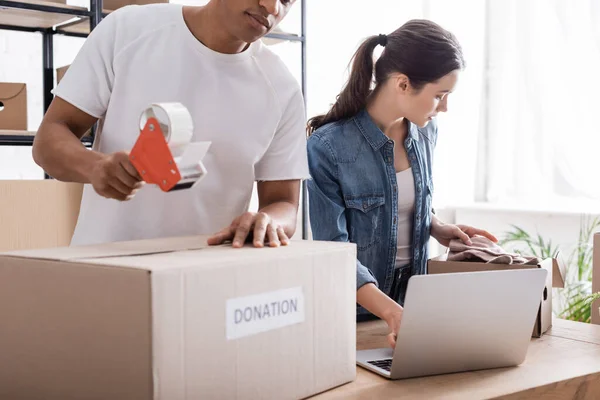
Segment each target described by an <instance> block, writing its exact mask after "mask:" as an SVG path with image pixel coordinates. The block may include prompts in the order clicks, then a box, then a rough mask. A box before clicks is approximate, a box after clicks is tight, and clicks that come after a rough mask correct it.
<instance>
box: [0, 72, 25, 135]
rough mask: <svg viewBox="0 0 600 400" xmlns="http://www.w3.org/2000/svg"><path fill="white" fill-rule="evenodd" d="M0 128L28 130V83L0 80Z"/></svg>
mask: <svg viewBox="0 0 600 400" xmlns="http://www.w3.org/2000/svg"><path fill="white" fill-rule="evenodd" d="M0 129H6V130H13V131H26V130H27V85H26V84H25V83H8V82H0Z"/></svg>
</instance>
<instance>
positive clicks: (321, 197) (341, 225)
mask: <svg viewBox="0 0 600 400" xmlns="http://www.w3.org/2000/svg"><path fill="white" fill-rule="evenodd" d="M308 165H309V170H310V175H311V179H310V180H309V181H308V182H307V186H308V191H309V196H308V199H309V209H310V223H311V229H312V234H313V238H314V239H315V240H326V241H337V242H348V241H349V238H348V228H347V225H346V213H345V211H346V205H345V203H344V199H343V195H342V191H341V188H340V184H339V181H338V174H337V164H336V160H335V158H334V155H333V152H332V151H331V149H330V148H329V147H328V144H327V142H325V141H323V140H322V139H320V138H319V137H318V136H314V135H313V136H311V137H310V138H309V139H308ZM356 290H357V293H356V302H357V303H358V304H360V305H361V306H362V307H364V308H365V309H367V310H368V311H369V312H371V313H373V314H374V315H376V316H377V317H379V318H381V319H383V320H385V321H386V322H387V324H388V326H389V327H390V334H389V335H388V342H389V343H390V345H391V346H395V343H396V334H397V332H398V328H399V326H400V319H401V318H402V307H401V306H400V305H399V304H398V303H396V302H395V301H394V300H392V299H391V298H390V297H389V296H387V295H386V294H385V293H383V292H382V291H381V290H379V288H378V287H377V281H376V280H375V277H374V276H373V274H371V271H370V270H369V269H368V268H367V267H366V266H364V265H362V263H361V262H360V261H359V260H356Z"/></svg>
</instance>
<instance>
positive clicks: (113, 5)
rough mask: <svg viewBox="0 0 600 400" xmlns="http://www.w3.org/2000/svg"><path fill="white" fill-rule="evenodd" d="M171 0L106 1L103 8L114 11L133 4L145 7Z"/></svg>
mask: <svg viewBox="0 0 600 400" xmlns="http://www.w3.org/2000/svg"><path fill="white" fill-rule="evenodd" d="M168 2H169V0H104V2H103V3H102V8H104V9H105V10H110V11H114V10H116V9H118V8H121V7H125V6H128V5H131V4H137V5H144V4H154V3H168Z"/></svg>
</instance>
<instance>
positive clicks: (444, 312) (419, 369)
mask: <svg viewBox="0 0 600 400" xmlns="http://www.w3.org/2000/svg"><path fill="white" fill-rule="evenodd" d="M546 274H547V271H546V270H545V269H542V268H533V269H525V270H502V271H486V272H468V273H452V274H435V275H417V276H413V277H411V278H410V280H409V282H408V288H407V292H406V297H405V303H404V315H403V316H402V322H401V324H400V329H399V331H398V337H397V339H396V349H395V350H393V349H391V348H382V349H374V350H362V351H358V352H357V356H356V362H357V364H358V365H360V366H361V367H364V368H366V369H369V370H371V371H373V372H376V373H378V374H380V375H383V376H385V377H387V378H390V379H404V378H412V377H418V376H429V375H438V374H447V373H454V372H462V371H474V370H481V369H488V368H499V367H510V366H516V365H519V364H521V363H522V362H523V361H524V360H525V356H526V354H527V348H528V346H529V342H530V340H531V332H532V331H533V327H534V324H535V320H536V317H537V312H538V309H539V307H540V301H541V298H542V294H543V290H544V285H545V282H546Z"/></svg>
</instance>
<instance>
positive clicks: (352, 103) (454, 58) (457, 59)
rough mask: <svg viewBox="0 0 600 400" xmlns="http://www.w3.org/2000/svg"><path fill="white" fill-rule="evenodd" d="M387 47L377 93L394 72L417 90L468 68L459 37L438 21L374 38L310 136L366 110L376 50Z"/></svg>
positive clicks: (311, 125)
mask: <svg viewBox="0 0 600 400" xmlns="http://www.w3.org/2000/svg"><path fill="white" fill-rule="evenodd" d="M377 45H382V46H384V47H385V48H384V50H383V53H382V54H381V57H379V59H378V60H377V62H376V63H375V90H376V89H377V86H378V85H379V84H380V83H383V82H385V81H386V79H387V78H388V77H389V76H390V74H392V73H398V72H399V73H402V74H404V75H406V76H407V77H408V79H409V81H410V85H411V86H412V87H413V88H414V89H415V90H420V89H422V88H423V86H425V84H427V83H432V82H435V81H437V80H438V79H440V78H442V77H443V76H445V75H447V74H449V73H450V72H452V71H454V70H460V69H463V68H464V65H465V62H464V59H463V54H462V49H461V47H460V44H459V43H458V41H457V40H456V37H454V35H453V34H452V33H450V32H448V31H447V30H445V29H444V28H442V27H441V26H439V25H438V24H436V23H435V22H432V21H428V20H412V21H409V22H407V23H406V24H404V25H402V26H401V27H400V28H399V29H397V30H395V31H394V32H393V33H391V34H389V35H387V36H386V35H376V36H371V37H369V38H368V39H367V40H365V41H364V42H363V43H362V44H361V45H360V47H359V48H358V50H357V51H356V53H355V54H354V57H353V62H352V70H351V73H350V78H349V79H348V82H347V83H346V86H345V87H344V89H343V90H342V92H341V93H340V94H339V95H338V96H337V98H336V102H335V104H334V105H333V106H332V107H331V109H330V110H329V112H328V113H327V114H324V115H319V116H316V117H313V118H311V119H310V120H309V121H308V127H307V130H308V133H309V134H310V133H312V132H314V131H315V130H316V129H317V128H319V127H321V126H323V125H325V124H328V123H330V122H335V121H339V120H342V119H346V118H350V117H352V116H353V115H356V114H357V113H358V112H359V111H360V110H362V109H363V108H364V107H365V106H366V105H367V101H368V99H369V96H370V95H371V93H372V89H371V86H372V83H373V50H374V49H375V47H377Z"/></svg>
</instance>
